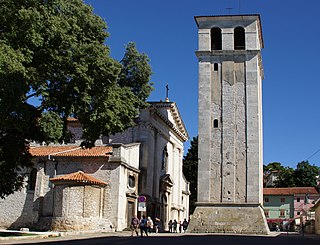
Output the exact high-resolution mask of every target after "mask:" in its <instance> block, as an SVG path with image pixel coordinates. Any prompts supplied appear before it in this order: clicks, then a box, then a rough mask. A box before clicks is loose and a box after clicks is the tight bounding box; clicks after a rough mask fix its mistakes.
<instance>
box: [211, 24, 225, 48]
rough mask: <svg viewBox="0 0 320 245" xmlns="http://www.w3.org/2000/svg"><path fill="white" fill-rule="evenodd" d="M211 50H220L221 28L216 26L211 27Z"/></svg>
mask: <svg viewBox="0 0 320 245" xmlns="http://www.w3.org/2000/svg"><path fill="white" fill-rule="evenodd" d="M211 50H222V36H221V29H220V28H218V27H213V28H212V29H211Z"/></svg>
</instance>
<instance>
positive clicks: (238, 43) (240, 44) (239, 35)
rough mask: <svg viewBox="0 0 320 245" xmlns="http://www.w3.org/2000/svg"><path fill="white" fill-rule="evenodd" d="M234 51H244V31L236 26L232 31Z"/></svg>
mask: <svg viewBox="0 0 320 245" xmlns="http://www.w3.org/2000/svg"><path fill="white" fill-rule="evenodd" d="M234 49H235V50H244V49H246V36H245V30H244V28H243V27H241V26H238V27H236V28H235V29H234Z"/></svg>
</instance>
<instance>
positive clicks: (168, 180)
mask: <svg viewBox="0 0 320 245" xmlns="http://www.w3.org/2000/svg"><path fill="white" fill-rule="evenodd" d="M160 182H162V183H163V184H165V185H167V186H170V187H171V186H173V184H174V182H173V179H172V177H171V175H170V174H164V175H162V176H161V177H160Z"/></svg>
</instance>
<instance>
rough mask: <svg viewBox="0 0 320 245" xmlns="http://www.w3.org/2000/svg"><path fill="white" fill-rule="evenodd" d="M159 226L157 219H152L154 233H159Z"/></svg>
mask: <svg viewBox="0 0 320 245" xmlns="http://www.w3.org/2000/svg"><path fill="white" fill-rule="evenodd" d="M159 224H160V219H159V218H155V219H154V232H155V233H158V232H159Z"/></svg>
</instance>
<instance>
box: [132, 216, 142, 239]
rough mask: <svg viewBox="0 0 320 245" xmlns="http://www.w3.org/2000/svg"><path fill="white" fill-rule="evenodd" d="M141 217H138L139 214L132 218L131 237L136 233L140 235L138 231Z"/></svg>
mask: <svg viewBox="0 0 320 245" xmlns="http://www.w3.org/2000/svg"><path fill="white" fill-rule="evenodd" d="M139 223H140V221H139V219H138V218H137V216H134V217H133V218H132V220H131V227H130V228H131V237H133V234H134V233H136V234H137V236H139V231H138V228H139Z"/></svg>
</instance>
